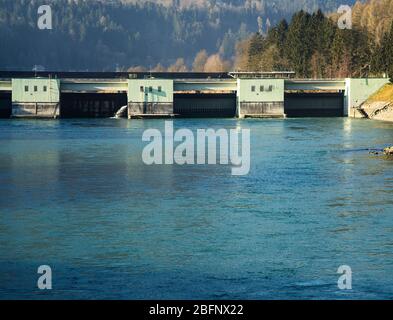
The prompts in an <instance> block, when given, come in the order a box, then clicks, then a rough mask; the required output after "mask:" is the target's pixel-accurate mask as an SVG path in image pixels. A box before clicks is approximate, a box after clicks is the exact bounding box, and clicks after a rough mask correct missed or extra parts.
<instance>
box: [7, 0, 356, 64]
mask: <svg viewBox="0 0 393 320" xmlns="http://www.w3.org/2000/svg"><path fill="white" fill-rule="evenodd" d="M341 2H342V1H341V0H328V1H325V0H298V1H297V0H276V1H268V0H227V1H224V0H221V1H220V0H192V1H191V0H158V1H157V0H155V1H152V0H107V1H104V0H102V1H98V0H45V1H43V0H0V48H1V49H0V69H14V70H20V69H24V70H31V68H32V67H33V66H34V65H42V66H44V67H45V68H46V69H47V70H49V69H52V70H54V69H56V70H115V69H121V70H124V69H128V68H136V69H141V68H146V69H152V68H154V69H156V70H163V69H167V68H169V69H170V70H173V71H176V70H179V71H182V70H186V69H190V68H192V66H193V65H194V67H195V68H196V69H198V70H205V69H206V70H222V69H226V68H230V67H231V66H232V64H233V60H234V56H235V47H236V43H238V42H239V41H240V40H242V39H246V38H248V37H249V36H250V35H251V34H253V33H255V32H258V31H259V32H260V34H261V35H262V34H266V33H267V31H268V29H269V28H271V27H272V26H274V25H276V24H277V23H278V22H279V21H280V20H281V19H282V18H286V19H287V20H289V19H290V17H291V16H292V14H293V13H294V12H296V11H298V10H300V9H304V10H305V11H307V12H313V11H315V10H316V9H317V8H319V7H320V8H322V9H323V10H324V11H326V12H331V11H333V12H334V11H336V10H337V7H338V6H339V5H340V4H341ZM347 2H348V1H347ZM349 3H354V1H349ZM41 4H49V5H50V6H51V7H52V13H53V29H52V30H39V29H38V28H37V8H38V7H39V5H41ZM194 60H195V61H194Z"/></svg>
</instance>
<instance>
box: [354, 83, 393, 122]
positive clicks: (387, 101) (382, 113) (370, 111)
mask: <svg viewBox="0 0 393 320" xmlns="http://www.w3.org/2000/svg"><path fill="white" fill-rule="evenodd" d="M358 116H359V117H367V118H369V119H373V120H381V121H392V122H393V84H386V85H385V86H383V87H382V88H381V89H380V90H379V91H377V92H376V93H375V94H373V95H372V96H371V97H370V98H369V99H368V100H367V101H366V102H365V103H364V104H363V105H362V107H361V109H360V110H359V112H358Z"/></svg>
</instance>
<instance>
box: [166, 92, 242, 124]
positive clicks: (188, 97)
mask: <svg viewBox="0 0 393 320" xmlns="http://www.w3.org/2000/svg"><path fill="white" fill-rule="evenodd" d="M173 108H174V114H176V115H177V116H178V117H187V118H234V117H235V116H236V93H175V94H174V105H173Z"/></svg>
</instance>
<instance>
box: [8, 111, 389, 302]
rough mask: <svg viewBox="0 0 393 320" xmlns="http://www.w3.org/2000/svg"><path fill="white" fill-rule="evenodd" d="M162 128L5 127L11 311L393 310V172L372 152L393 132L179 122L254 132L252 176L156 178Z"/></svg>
mask: <svg viewBox="0 0 393 320" xmlns="http://www.w3.org/2000/svg"><path fill="white" fill-rule="evenodd" d="M163 125H164V120H115V119H98V120H94V119H88V120H79V119H68V120H56V121H54V120H53V121H44V120H0V299H9V298H15V299H26V298H29V299H55V298H56V299H76V298H82V299H115V298H117V299H366V298H370V299H391V298H393V160H392V159H388V158H386V157H383V156H381V157H379V156H375V155H370V154H369V152H368V150H367V149H370V148H383V147H386V146H389V145H392V144H393V124H392V123H385V122H373V121H367V120H357V119H347V118H314V119H313V118H302V119H276V120H237V119H178V120H175V121H174V126H175V128H188V129H191V130H193V131H195V130H196V129H198V128H214V129H219V128H226V129H233V128H237V129H239V128H240V129H250V132H251V167H250V172H249V174H248V175H246V176H233V175H231V170H230V169H231V168H230V166H228V165H183V166H181V165H177V164H174V165H162V166H159V165H153V166H148V165H146V164H144V163H143V162H142V159H141V154H142V150H143V148H144V146H145V145H146V142H143V141H142V139H141V137H142V134H143V132H144V130H146V129H149V128H163ZM40 265H49V266H50V267H51V268H52V282H53V288H52V290H44V291H41V290H39V289H38V288H37V279H38V278H39V276H40V275H39V274H37V268H38V266H40ZM342 265H347V266H349V267H350V268H351V270H352V290H340V289H339V288H338V286H337V281H338V279H339V277H340V274H338V273H337V269H338V268H339V267H340V266H342Z"/></svg>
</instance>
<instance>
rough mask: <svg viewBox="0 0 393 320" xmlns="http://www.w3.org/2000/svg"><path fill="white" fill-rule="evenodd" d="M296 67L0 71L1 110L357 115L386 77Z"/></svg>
mask: <svg viewBox="0 0 393 320" xmlns="http://www.w3.org/2000/svg"><path fill="white" fill-rule="evenodd" d="M294 76H295V75H294V73H292V72H232V73H88V72H84V73H79V72H77V73H75V72H67V73H62V72H57V73H56V72H38V73H34V72H0V116H1V117H3V118H6V117H14V118H69V117H112V116H114V115H115V114H116V113H117V112H118V111H119V110H120V109H121V110H124V114H123V115H124V116H125V117H128V118H130V119H132V118H148V117H238V118H249V117H252V118H278V117H286V116H288V117H299V116H307V117H309V116H328V117H333V116H334V117H346V116H354V115H355V113H356V110H357V109H358V108H359V107H360V106H361V105H362V103H363V102H364V101H365V100H367V98H368V97H369V96H370V95H372V94H373V93H374V92H376V91H377V90H379V89H380V88H381V87H382V86H383V85H385V84H386V83H388V82H389V80H388V79H387V78H364V79H352V78H347V79H296V78H294Z"/></svg>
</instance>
